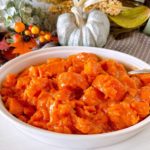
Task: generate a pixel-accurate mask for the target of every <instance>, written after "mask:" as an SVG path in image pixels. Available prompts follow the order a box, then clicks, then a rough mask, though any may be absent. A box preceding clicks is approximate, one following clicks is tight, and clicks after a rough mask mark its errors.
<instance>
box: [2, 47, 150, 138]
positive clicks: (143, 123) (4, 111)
mask: <svg viewBox="0 0 150 150" xmlns="http://www.w3.org/2000/svg"><path fill="white" fill-rule="evenodd" d="M84 49H85V52H88V51H89V52H91V50H100V49H101V50H103V51H105V50H107V52H108V53H111V52H112V53H113V54H120V55H124V56H126V57H129V58H131V59H134V60H135V61H137V62H138V63H141V64H143V65H145V66H147V67H149V68H150V65H149V64H147V63H146V62H144V61H142V60H140V59H138V58H136V57H134V56H131V55H129V54H126V53H122V52H118V51H115V50H110V49H105V48H95V47H82V46H59V47H50V48H44V49H41V50H37V51H33V52H29V53H27V54H23V55H21V56H19V57H16V58H14V59H13V60H10V61H9V62H7V63H6V64H4V65H3V66H2V67H0V76H1V73H2V70H4V69H5V68H7V67H11V63H14V64H15V63H17V62H18V60H20V59H21V60H23V59H25V58H28V57H31V56H34V55H38V54H41V53H44V52H50V53H51V52H55V51H60V50H72V51H73V50H75V51H76V52H77V51H81V50H82V51H83V52H84ZM91 53H92V52H91ZM105 53H106V52H105ZM0 114H1V115H2V116H4V117H5V118H7V120H9V121H10V122H12V123H13V124H16V125H18V126H20V127H21V126H22V127H24V128H28V129H31V130H34V131H36V132H38V133H40V134H46V135H52V136H53V137H56V138H63V139H68V140H69V139H70V138H71V139H74V140H75V139H76V140H77V139H79V137H80V139H89V138H105V137H112V136H117V135H123V134H127V133H129V132H131V131H134V130H137V129H139V128H140V127H144V126H146V125H147V124H149V123H150V115H149V116H147V117H146V118H145V119H144V120H142V121H140V122H138V123H137V124H135V125H133V126H130V127H128V128H125V129H121V130H117V131H112V132H108V133H100V134H88V135H87V134H86V135H83V134H65V133H57V132H53V131H49V130H45V129H41V128H38V127H35V126H32V125H29V124H27V123H25V122H23V121H21V120H19V119H18V118H16V117H14V116H13V115H12V114H11V113H9V112H8V110H7V109H6V108H5V106H4V105H3V102H2V100H1V97H0Z"/></svg>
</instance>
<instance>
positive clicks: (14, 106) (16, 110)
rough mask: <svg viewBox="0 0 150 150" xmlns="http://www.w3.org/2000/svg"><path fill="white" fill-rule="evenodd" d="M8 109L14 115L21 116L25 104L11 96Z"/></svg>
mask: <svg viewBox="0 0 150 150" xmlns="http://www.w3.org/2000/svg"><path fill="white" fill-rule="evenodd" d="M7 101H8V109H9V111H10V113H12V114H13V115H16V116H19V115H21V114H22V113H23V106H22V104H21V103H19V101H17V100H16V99H14V98H9V99H8V100H7Z"/></svg>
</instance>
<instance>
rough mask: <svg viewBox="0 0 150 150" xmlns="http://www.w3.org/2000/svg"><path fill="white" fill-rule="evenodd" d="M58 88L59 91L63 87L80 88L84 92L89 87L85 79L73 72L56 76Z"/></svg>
mask: <svg viewBox="0 0 150 150" xmlns="http://www.w3.org/2000/svg"><path fill="white" fill-rule="evenodd" d="M57 80H58V87H59V88H60V89H62V88H65V87H70V88H81V89H83V90H85V89H86V88H87V87H88V86H89V85H88V82H87V81H86V79H85V78H84V77H83V76H82V75H80V74H78V73H73V72H64V73H62V74H60V75H59V76H58V79H57Z"/></svg>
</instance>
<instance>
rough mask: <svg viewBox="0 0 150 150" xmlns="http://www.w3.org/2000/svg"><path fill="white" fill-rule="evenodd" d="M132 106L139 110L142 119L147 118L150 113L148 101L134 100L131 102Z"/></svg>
mask: <svg viewBox="0 0 150 150" xmlns="http://www.w3.org/2000/svg"><path fill="white" fill-rule="evenodd" d="M131 107H132V108H133V109H134V110H135V111H136V112H137V114H138V115H139V117H140V118H141V119H143V118H145V117H146V116H147V115H149V113H150V107H149V103H148V102H144V101H134V102H132V103H131Z"/></svg>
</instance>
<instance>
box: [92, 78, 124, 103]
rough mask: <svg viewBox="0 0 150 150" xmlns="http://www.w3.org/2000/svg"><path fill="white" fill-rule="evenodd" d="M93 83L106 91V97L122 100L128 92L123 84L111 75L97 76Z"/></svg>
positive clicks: (100, 89) (102, 90)
mask: <svg viewBox="0 0 150 150" xmlns="http://www.w3.org/2000/svg"><path fill="white" fill-rule="evenodd" d="M92 85H93V86H94V87H95V88H97V89H98V90H99V91H101V92H102V93H104V94H105V98H110V99H111V100H114V101H120V100H121V99H122V98H123V97H124V95H125V93H126V89H125V87H124V86H123V84H122V83H121V82H120V81H119V80H117V79H116V78H114V77H112V76H110V75H99V76H97V77H96V79H95V80H94V81H93V83H92Z"/></svg>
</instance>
